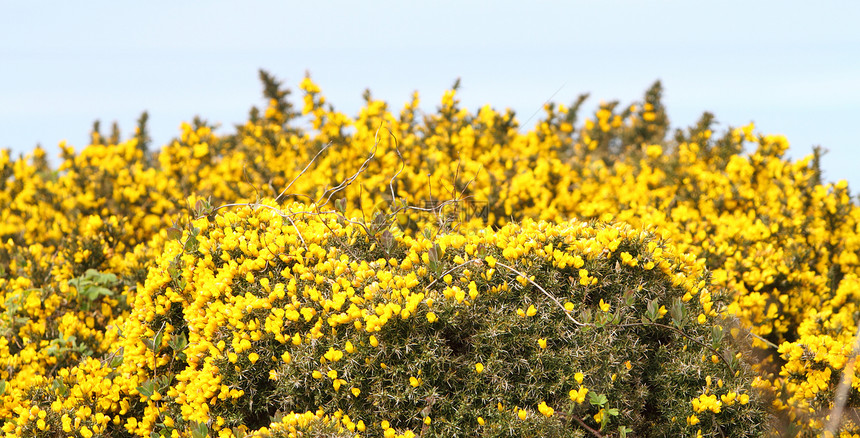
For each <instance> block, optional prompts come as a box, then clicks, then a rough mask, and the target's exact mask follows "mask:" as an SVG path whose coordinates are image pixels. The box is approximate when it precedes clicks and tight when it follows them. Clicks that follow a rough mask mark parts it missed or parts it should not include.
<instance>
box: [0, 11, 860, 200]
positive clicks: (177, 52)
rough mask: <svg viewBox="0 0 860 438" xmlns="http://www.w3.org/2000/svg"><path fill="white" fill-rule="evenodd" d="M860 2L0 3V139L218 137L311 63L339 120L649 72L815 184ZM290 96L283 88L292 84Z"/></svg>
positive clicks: (848, 84) (15, 143)
mask: <svg viewBox="0 0 860 438" xmlns="http://www.w3.org/2000/svg"><path fill="white" fill-rule="evenodd" d="M858 22H860V2H853V1H847V0H846V1H832V2H808V1H762V2H752V1H734V0H729V1H719V2H715V1H710V2H699V1H649V2H646V1H617V0H603V1H597V0H593V1H570V2H551V1H536V2H526V1H516V2H514V1H493V2H465V1H434V2H429V1H418V2H412V1H402V0H401V1H390V2H368V3H363V2H354V1H328V2H327V1H313V2H310V1H308V2H302V3H293V2H276V1H245V2H227V1H210V2H184V1H170V2H168V1H149V2H134V3H132V2H118V1H90V2H85V3H80V2H61V1H56V2H47V1H45V2H20V3H12V2H8V1H6V2H2V3H0V148H7V147H8V148H12V149H13V150H15V151H17V152H21V151H27V150H30V149H31V148H32V147H33V146H34V145H35V144H36V143H41V144H42V145H43V146H44V147H46V148H47V149H48V150H49V151H50V152H51V153H52V155H54V156H56V152H57V149H56V145H57V143H58V142H59V141H60V140H63V139H65V140H68V141H69V142H70V143H71V144H72V145H74V146H75V147H76V148H77V149H81V148H82V147H83V146H84V145H85V144H86V142H87V139H88V132H89V129H90V127H91V125H92V122H93V120H95V119H101V120H102V124H103V126H105V127H106V128H105V130H107V127H109V125H110V123H111V122H112V121H114V120H116V121H118V122H119V123H120V127H121V129H122V131H123V133H124V134H126V135H127V134H129V133H130V132H131V130H132V129H133V127H134V123H135V120H136V119H137V117H138V116H139V115H140V113H141V112H142V111H144V110H147V111H149V114H150V127H151V128H150V129H151V134H152V137H153V140H154V143H155V145H157V146H160V145H162V144H164V143H165V142H167V141H168V140H170V138H172V137H173V136H175V135H176V134H177V133H178V127H179V124H180V123H181V122H182V121H188V120H191V119H192V118H193V117H194V116H195V115H200V116H201V117H202V118H204V119H207V120H209V121H211V122H220V123H222V125H223V127H222V128H221V132H227V131H228V130H229V129H231V126H232V125H233V124H236V123H240V122H242V121H244V120H245V118H246V116H247V112H248V109H249V108H250V107H251V105H259V104H261V102H262V99H261V97H260V96H261V92H260V90H261V87H260V83H259V81H258V79H257V69H258V68H264V69H266V70H268V71H270V72H271V73H273V74H275V75H276V76H277V77H279V78H281V79H283V80H284V81H285V83H286V85H288V86H289V87H290V88H293V89H294V90H295V89H296V85H297V84H298V82H299V81H300V80H301V78H302V76H303V75H304V72H305V71H306V70H307V71H310V72H311V75H312V77H313V79H314V80H315V81H316V82H317V83H318V84H319V85H320V86H321V88H322V90H323V93H324V94H325V95H326V96H327V97H328V99H329V102H331V103H333V104H334V105H335V107H336V108H337V109H339V110H341V111H343V112H345V113H347V114H350V115H354V114H355V113H356V112H357V110H358V108H359V107H360V105H361V102H362V99H361V94H362V91H363V90H364V89H365V88H370V89H371V90H372V91H373V93H374V95H375V96H376V97H378V98H382V99H385V100H387V101H388V102H389V103H390V104H391V105H392V106H393V107H394V108H399V107H401V106H402V105H403V103H404V102H406V101H407V100H408V99H409V97H410V95H411V93H412V91H414V90H418V91H419V92H420V93H421V96H422V104H423V105H422V106H423V108H425V109H426V110H428V111H432V110H433V108H434V107H435V106H436V104H437V102H438V101H439V99H440V97H441V94H442V92H443V91H444V90H445V89H446V88H448V87H449V86H450V85H451V84H452V83H453V81H454V79H456V78H457V77H460V78H462V84H463V87H462V92H461V94H460V97H461V101H462V103H463V105H464V106H466V107H467V108H470V109H475V108H478V107H479V106H481V105H483V104H485V103H489V104H491V105H492V106H494V107H496V108H499V109H504V108H506V107H511V108H513V109H515V110H516V111H517V113H518V116H519V119H520V121H521V122H524V121H526V120H527V119H528V118H529V117H530V116H531V115H532V114H533V113H534V112H535V111H536V110H537V109H539V108H540V106H541V105H542V103H543V102H544V101H545V100H546V99H547V98H549V97H550V96H551V95H552V94H553V93H554V92H556V90H558V89H559V88H561V90H560V91H559V92H558V93H557V94H556V95H555V97H554V99H553V100H555V101H558V102H562V103H570V102H572V101H573V100H574V99H575V98H576V96H577V95H578V94H580V93H582V92H590V93H591V96H592V97H591V99H590V100H589V101H588V105H587V109H588V110H592V109H593V108H594V106H595V105H596V104H597V103H598V102H599V101H600V100H616V99H617V100H620V101H622V102H624V103H627V102H631V101H633V100H638V99H640V98H641V97H642V95H643V92H644V90H645V89H646V88H647V87H648V86H649V85H651V83H653V81H654V80H656V79H661V80H662V81H663V85H664V88H665V95H664V101H665V103H666V105H667V107H668V110H669V117H670V119H671V122H672V124H673V126H675V127H678V126H686V125H688V124H690V123H693V122H694V121H695V120H696V119H697V118H698V117H699V116H700V115H701V113H702V112H703V111H706V110H707V111H711V112H713V113H714V114H716V116H717V119H718V120H719V121H720V122H721V127H723V128H724V127H726V126H728V125H731V126H738V125H743V124H746V123H748V122H750V121H754V122H756V125H757V127H758V129H759V130H760V131H762V132H766V133H774V134H784V135H786V136H787V137H788V139H789V141H790V142H791V144H792V149H791V151H790V152H789V154H790V155H791V156H792V157H795V158H798V157H801V156H804V155H806V154H807V153H809V152H810V150H811V147H812V145H815V144H819V145H822V146H824V147H825V148H827V149H829V150H830V153H829V154H828V155H826V156H825V158H824V160H823V162H824V167H825V172H826V173H825V177H826V179H828V180H831V181H835V180H839V179H847V180H848V181H849V183H850V184H851V186H852V188H854V190H853V191H854V192H855V193H856V192H857V188H858V187H860V165H858V164H860V140H858V134H857V132H856V131H857V129H856V128H857V127H858V126H860V26H858V25H857V23H858ZM294 99H295V100H298V99H299V96H298V93H296V94H294Z"/></svg>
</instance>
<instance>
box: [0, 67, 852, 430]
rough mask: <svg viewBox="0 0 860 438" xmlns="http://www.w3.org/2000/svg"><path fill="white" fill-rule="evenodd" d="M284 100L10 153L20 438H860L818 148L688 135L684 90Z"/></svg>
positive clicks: (8, 227)
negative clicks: (616, 99)
mask: <svg viewBox="0 0 860 438" xmlns="http://www.w3.org/2000/svg"><path fill="white" fill-rule="evenodd" d="M261 78H262V80H263V82H264V86H265V92H264V94H265V96H266V98H267V99H268V105H267V107H266V108H265V109H263V110H258V109H256V108H255V109H252V111H251V113H250V115H249V120H248V122H247V123H245V124H244V125H242V126H239V127H237V129H236V132H235V133H232V134H227V135H218V134H216V133H215V132H214V130H213V127H212V126H209V125H208V124H206V123H205V122H204V121H202V120H199V119H197V120H195V121H194V122H193V123H191V124H183V125H182V127H181V133H180V135H179V137H178V138H177V139H175V140H173V141H171V142H170V143H169V144H167V145H165V146H164V147H162V148H161V149H160V150H159V151H156V152H150V151H149V149H148V147H147V135H146V127H145V121H146V118H145V117H143V118H142V119H141V121H140V126H139V127H138V130H137V131H136V134H135V136H134V137H133V138H132V139H130V140H128V141H119V138H118V135H117V134H113V135H111V136H110V138H104V137H102V136H101V134H100V133H99V132H98V129H94V132H93V136H92V137H93V140H92V144H91V145H89V146H87V147H86V148H84V149H83V150H82V151H81V152H80V153H76V152H75V151H74V150H73V149H72V148H71V147H68V146H66V145H61V148H62V151H63V152H62V154H63V156H62V158H63V162H62V163H61V164H60V165H59V167H58V168H57V169H52V168H51V167H50V166H49V165H48V163H47V160H46V158H45V153H44V151H43V150H41V149H38V148H37V149H36V150H35V151H34V152H33V153H31V154H30V155H29V156H27V157H22V158H21V159H17V160H13V159H12V158H11V157H10V155H9V152H8V151H4V152H3V153H2V154H0V175H2V178H0V200H2V201H3V206H4V207H3V208H2V209H0V215H2V219H3V220H2V221H0V241H2V244H0V268H2V271H0V293H2V297H0V298H2V299H0V305H2V311H3V312H2V316H0V329H2V336H0V361H2V367H0V398H2V400H3V404H2V406H0V423H2V426H0V430H2V431H3V432H5V433H6V435H7V436H46V437H47V436H70V435H71V436H82V437H90V436H143V437H145V436H193V437H199V436H207V435H219V436H225V437H226V436H244V435H247V434H251V435H258V436H299V435H308V434H310V435H311V436H357V435H361V436H386V437H390V436H462V435H467V436H471V435H475V436H519V435H525V436H627V434H637V435H643V436H651V435H660V436H666V435H669V436H696V435H701V436H761V435H763V434H766V433H768V432H771V433H777V434H786V435H794V434H804V435H813V434H817V433H820V432H821V431H822V430H824V429H825V428H826V427H828V424H827V422H828V421H829V420H831V419H832V420H834V421H836V422H838V423H837V424H836V426H833V427H831V429H833V430H835V428H839V430H840V431H841V432H840V433H841V434H842V436H851V434H856V433H860V429H858V426H857V424H858V419H856V418H854V417H852V415H853V414H847V415H844V416H837V415H834V416H832V417H828V415H829V414H830V413H831V410H832V409H834V407H837V406H839V405H842V404H844V405H845V406H847V408H848V411H847V412H849V413H850V411H851V409H856V407H857V406H858V402H860V392H858V388H860V384H858V383H857V382H856V380H853V381H852V380H846V382H847V386H843V387H842V388H840V382H842V380H843V375H847V376H851V375H853V373H854V372H855V371H856V370H858V369H860V365H858V363H857V362H856V361H855V360H854V357H855V353H854V349H855V336H854V333H855V332H856V331H857V321H856V320H857V316H856V312H857V311H858V302H860V281H858V264H860V260H858V254H860V238H858V235H860V234H858V228H857V227H858V225H857V224H858V219H860V210H858V208H857V206H856V205H855V204H854V203H853V202H852V201H851V196H850V192H849V190H848V187H847V185H846V184H845V183H844V182H840V183H836V184H824V183H823V181H822V178H821V171H820V169H819V165H818V160H819V157H820V151H818V150H816V151H814V153H813V154H812V155H810V156H809V157H806V158H804V159H802V160H799V161H790V160H787V159H785V158H784V156H783V154H784V153H785V151H786V149H787V147H788V143H787V141H786V140H785V139H784V138H783V137H778V136H764V135H758V134H756V133H755V132H754V128H753V127H752V126H751V125H750V126H747V127H743V128H739V129H730V130H728V131H727V132H726V133H725V134H724V135H722V136H718V135H715V134H714V133H713V132H712V130H711V128H712V125H713V117H712V116H710V115H709V114H705V115H704V116H703V117H702V119H701V120H700V122H699V123H698V124H697V125H696V126H693V127H691V128H689V129H686V130H683V131H682V130H679V131H676V132H675V133H670V132H669V130H668V118H667V115H666V111H665V108H664V107H663V106H662V104H661V102H660V93H661V89H660V86H659V83H658V84H655V85H654V86H653V87H652V88H651V89H649V90H648V91H647V93H646V95H645V98H644V100H643V101H642V102H640V103H636V104H634V105H630V106H627V107H620V106H619V105H618V104H617V103H608V104H602V105H601V107H600V108H599V109H598V110H597V111H596V113H595V114H594V115H593V116H592V117H589V118H586V119H585V120H584V121H583V122H582V123H581V124H578V122H577V109H578V108H579V106H580V104H581V103H582V101H583V99H579V100H578V101H577V102H575V103H574V104H573V105H572V106H571V107H566V106H564V105H556V104H548V105H547V106H546V116H545V118H544V119H543V120H541V121H539V122H538V123H537V124H536V126H535V128H534V129H532V130H530V131H528V132H525V133H521V132H520V130H519V126H518V124H517V121H516V119H515V117H514V115H513V113H511V112H510V111H508V112H505V113H499V112H497V111H495V110H493V109H492V108H490V107H489V106H486V107H483V108H481V109H479V110H478V111H477V112H476V113H471V112H469V111H467V110H464V109H461V108H460V107H459V104H458V102H457V99H456V91H457V90H456V89H457V85H456V84H455V87H454V89H452V90H450V91H449V92H446V93H445V95H444V96H443V98H442V102H441V104H440V106H439V108H438V110H437V111H436V112H435V113H432V114H421V113H420V111H419V110H418V103H419V100H418V95H417V94H416V95H415V96H414V98H413V99H412V101H411V102H409V103H408V104H407V105H406V106H405V107H404V108H403V109H402V110H401V111H400V113H399V114H398V115H395V114H393V113H392V112H390V111H389V109H388V105H387V104H386V103H385V102H381V101H378V100H375V99H373V97H372V96H371V95H370V93H366V95H365V99H366V105H365V107H364V108H363V109H362V110H361V111H360V113H359V114H358V115H357V117H355V118H351V117H348V116H346V115H343V114H341V113H339V112H337V111H335V110H334V109H333V107H331V106H330V105H329V104H327V102H326V100H325V98H324V96H322V94H321V91H320V89H319V87H317V86H316V84H314V83H313V82H312V81H311V80H310V79H309V78H306V79H305V80H304V81H302V82H301V84H300V89H301V90H302V92H303V96H302V111H301V112H298V111H296V110H295V109H294V106H293V104H292V103H291V102H289V101H288V100H287V97H288V96H289V92H288V91H287V90H285V89H283V88H282V87H281V85H280V84H279V83H278V82H277V81H276V80H275V79H274V78H272V77H271V76H269V75H268V74H266V73H261ZM299 117H305V120H306V121H307V122H308V123H309V124H310V127H309V128H307V129H305V128H302V127H301V126H302V123H300V119H299ZM744 151H749V152H744ZM840 390H841V391H843V392H845V393H846V395H845V396H844V397H843V398H840V399H839V400H840V401H838V402H837V398H838V397H837V395H838V394H837V393H838V392H840ZM846 390H847V392H846Z"/></svg>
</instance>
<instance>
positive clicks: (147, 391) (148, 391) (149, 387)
mask: <svg viewBox="0 0 860 438" xmlns="http://www.w3.org/2000/svg"><path fill="white" fill-rule="evenodd" d="M137 392H139V393H140V395H142V396H144V397H152V394H155V384H154V383H153V381H152V380H147V381H146V382H143V384H142V385H140V386H138V387H137Z"/></svg>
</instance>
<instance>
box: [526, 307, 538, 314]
mask: <svg viewBox="0 0 860 438" xmlns="http://www.w3.org/2000/svg"><path fill="white" fill-rule="evenodd" d="M536 314H537V308H535V306H534V304H532V305H530V306H529V308H528V310H526V316H535V315H536Z"/></svg>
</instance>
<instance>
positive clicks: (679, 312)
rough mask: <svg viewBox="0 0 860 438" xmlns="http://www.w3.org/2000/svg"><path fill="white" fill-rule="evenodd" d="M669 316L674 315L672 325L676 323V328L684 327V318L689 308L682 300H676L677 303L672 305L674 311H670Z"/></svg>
mask: <svg viewBox="0 0 860 438" xmlns="http://www.w3.org/2000/svg"><path fill="white" fill-rule="evenodd" d="M669 314H670V315H672V323H674V324H675V326H676V327H678V328H683V327H684V317H686V316H687V307H686V306H685V305H684V302H683V301H681V299H680V298H675V301H674V302H673V303H672V309H671V310H669Z"/></svg>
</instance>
